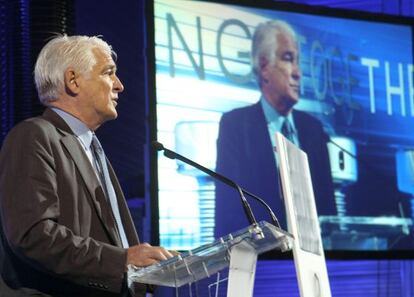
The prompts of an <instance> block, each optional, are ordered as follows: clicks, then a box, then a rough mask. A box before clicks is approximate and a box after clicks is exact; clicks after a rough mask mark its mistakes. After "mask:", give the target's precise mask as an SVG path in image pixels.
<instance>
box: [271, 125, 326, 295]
mask: <svg viewBox="0 0 414 297" xmlns="http://www.w3.org/2000/svg"><path fill="white" fill-rule="evenodd" d="M275 137H276V148H277V149H276V150H277V158H278V164H279V172H280V176H281V183H282V190H283V197H284V202H285V208H286V217H287V223H288V231H289V232H290V233H291V234H292V235H293V237H294V238H295V240H294V242H293V257H294V261H295V267H296V274H297V279H298V284H299V291H300V296H301V297H331V289H330V285H329V278H328V272H327V269H326V262H325V255H324V252H323V246H322V238H321V233H320V227H319V221H318V215H317V211H316V206H315V198H314V194H313V187H312V179H311V176H310V170H309V164H308V157H307V155H306V153H305V152H303V151H302V150H300V149H299V148H298V147H297V146H296V145H294V144H292V143H291V142H290V141H288V140H287V139H286V138H285V137H284V136H283V135H282V134H280V133H276V135H275Z"/></svg>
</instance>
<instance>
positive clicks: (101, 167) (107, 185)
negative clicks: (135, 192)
mask: <svg viewBox="0 0 414 297" xmlns="http://www.w3.org/2000/svg"><path fill="white" fill-rule="evenodd" d="M91 149H92V153H93V155H94V158H95V162H96V168H97V171H98V175H99V178H100V181H101V184H102V187H103V189H104V192H105V196H106V198H107V199H108V200H109V203H110V205H111V209H112V213H113V215H114V218H115V222H116V225H117V227H118V233H119V236H120V238H121V241H122V245H123V247H124V248H127V247H129V244H128V240H127V238H126V234H125V230H124V227H123V225H122V220H121V215H120V213H119V207H118V201H117V199H116V193H115V190H114V187H113V185H112V182H111V178H110V176H109V171H108V165H107V164H106V157H105V153H104V151H103V149H102V146H101V143H100V142H99V140H98V138H97V137H96V135H95V134H93V136H92V143H91Z"/></svg>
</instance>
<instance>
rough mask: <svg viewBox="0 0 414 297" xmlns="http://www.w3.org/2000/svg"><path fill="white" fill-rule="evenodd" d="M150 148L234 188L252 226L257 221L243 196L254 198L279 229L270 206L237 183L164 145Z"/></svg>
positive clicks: (158, 143)
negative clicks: (264, 208)
mask: <svg viewBox="0 0 414 297" xmlns="http://www.w3.org/2000/svg"><path fill="white" fill-rule="evenodd" d="M152 146H153V147H154V148H155V149H156V150H157V151H164V156H166V157H167V158H170V159H178V160H180V161H182V162H184V163H186V164H188V165H191V166H193V167H195V168H197V169H199V170H201V171H202V172H204V173H206V174H208V175H210V176H211V177H213V178H215V179H217V180H219V181H221V182H223V183H225V184H226V185H228V186H230V187H232V188H235V189H236V190H237V191H238V192H239V194H240V199H241V201H242V205H243V209H244V212H245V214H246V217H247V219H248V220H249V223H250V224H254V225H257V221H256V218H255V217H254V214H253V212H252V210H251V207H250V205H249V203H248V201H247V199H246V197H245V196H244V194H246V195H248V196H250V197H252V198H254V199H255V200H257V201H259V202H260V203H261V204H262V205H264V206H265V207H266V209H267V210H268V212H269V214H270V217H271V219H272V222H273V224H274V225H275V226H277V227H279V228H280V224H279V221H278V219H277V218H276V215H275V214H274V212H273V211H272V209H271V208H270V206H269V205H268V204H267V203H266V202H265V201H264V200H263V199H262V198H260V197H258V196H256V195H254V194H252V193H250V192H248V191H246V190H244V189H242V188H241V187H240V186H239V185H238V184H237V183H235V182H234V181H232V180H231V179H229V178H227V177H225V176H224V175H221V174H218V173H217V172H215V171H213V170H210V169H208V168H207V167H204V166H202V165H200V164H198V163H196V162H194V161H192V160H190V159H188V158H186V157H184V156H182V155H180V154H178V153H176V152H174V151H172V150H169V149H167V148H165V147H164V145H163V144H162V143H160V142H158V141H153V142H152Z"/></svg>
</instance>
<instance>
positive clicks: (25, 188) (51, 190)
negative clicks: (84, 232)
mask: <svg viewBox="0 0 414 297" xmlns="http://www.w3.org/2000/svg"><path fill="white" fill-rule="evenodd" d="M47 132H48V131H46V130H44V129H42V128H41V127H39V126H36V125H33V124H30V123H22V124H20V125H19V126H17V127H16V128H15V129H14V130H13V131H12V132H11V133H10V134H9V136H8V138H7V139H6V141H5V143H4V146H3V149H2V152H1V155H0V211H1V220H2V227H3V233H4V235H5V238H6V241H7V243H8V245H9V246H10V248H11V249H12V251H13V252H14V253H15V254H16V256H17V257H19V258H20V259H21V260H22V261H24V262H25V263H27V265H30V266H31V267H33V268H35V269H37V270H40V271H42V272H44V273H47V274H51V275H53V276H55V277H59V278H63V279H65V280H69V281H70V282H74V283H76V284H78V285H82V286H91V283H92V284H99V286H98V287H97V288H98V289H102V290H108V291H113V292H120V291H121V287H122V285H123V281H124V273H125V263H126V250H124V249H122V248H119V247H115V246H111V245H109V244H106V243H103V242H99V241H97V240H94V239H93V238H90V237H87V238H83V237H80V236H77V235H75V234H74V232H73V231H72V230H70V229H69V228H67V227H66V226H65V225H62V224H60V221H59V218H60V212H61V209H60V197H59V196H58V194H57V193H58V190H57V186H58V183H57V179H58V176H57V171H58V170H59V168H57V164H56V162H55V160H54V144H53V143H52V142H51V141H50V140H49V136H48V135H47V134H48V133H47ZM74 215H75V214H74Z"/></svg>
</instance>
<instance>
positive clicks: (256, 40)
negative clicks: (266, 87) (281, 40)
mask: <svg viewBox="0 0 414 297" xmlns="http://www.w3.org/2000/svg"><path fill="white" fill-rule="evenodd" d="M281 32H285V33H287V34H289V35H291V36H292V37H293V38H294V39H295V40H297V36H296V33H295V30H294V29H293V28H292V26H291V25H289V24H288V23H287V22H285V21H280V20H277V21H267V22H265V23H261V24H259V25H258V26H257V28H256V30H255V31H254V34H253V38H252V68H253V73H254V74H255V75H256V79H257V82H258V83H259V85H261V76H260V72H261V65H260V61H261V59H262V58H265V59H266V60H267V61H268V62H269V63H273V61H274V58H275V53H276V49H277V47H278V44H277V38H276V36H277V35H278V34H280V33H281Z"/></svg>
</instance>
